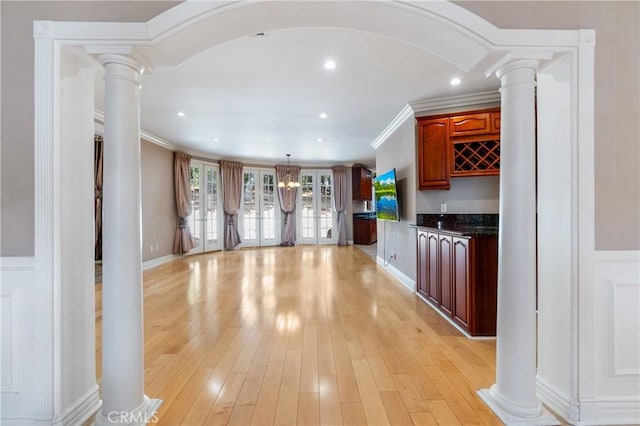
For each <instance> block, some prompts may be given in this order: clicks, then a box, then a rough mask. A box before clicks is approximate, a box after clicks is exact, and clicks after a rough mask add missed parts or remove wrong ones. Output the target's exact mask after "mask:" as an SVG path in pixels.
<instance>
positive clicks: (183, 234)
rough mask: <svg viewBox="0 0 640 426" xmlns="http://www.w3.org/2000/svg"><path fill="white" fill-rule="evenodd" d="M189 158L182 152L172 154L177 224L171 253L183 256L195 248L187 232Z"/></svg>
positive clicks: (189, 210)
mask: <svg viewBox="0 0 640 426" xmlns="http://www.w3.org/2000/svg"><path fill="white" fill-rule="evenodd" d="M190 162H191V156H190V155H188V154H185V153H183V152H175V153H174V154H173V182H174V186H175V192H176V209H177V211H178V224H177V226H176V233H175V236H174V238H173V253H174V254H184V253H186V252H188V251H189V250H191V249H192V248H194V247H195V246H196V242H195V240H194V239H193V236H192V235H191V231H190V230H189V221H188V218H189V214H190V213H191V189H190V186H191V167H190Z"/></svg>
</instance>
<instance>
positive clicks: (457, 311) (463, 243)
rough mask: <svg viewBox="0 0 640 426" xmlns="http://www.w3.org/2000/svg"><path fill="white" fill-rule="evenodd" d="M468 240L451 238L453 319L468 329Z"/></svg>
mask: <svg viewBox="0 0 640 426" xmlns="http://www.w3.org/2000/svg"><path fill="white" fill-rule="evenodd" d="M469 241H470V239H469V238H458V237H454V238H453V294H454V296H453V299H454V300H455V304H454V305H453V311H452V316H453V319H454V320H455V321H456V322H457V323H458V324H459V325H461V326H462V327H464V328H468V327H469V271H470V270H471V265H469Z"/></svg>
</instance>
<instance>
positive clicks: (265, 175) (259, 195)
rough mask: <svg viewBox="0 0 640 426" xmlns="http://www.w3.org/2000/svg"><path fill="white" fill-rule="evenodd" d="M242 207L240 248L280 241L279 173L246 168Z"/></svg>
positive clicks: (273, 244)
mask: <svg viewBox="0 0 640 426" xmlns="http://www.w3.org/2000/svg"><path fill="white" fill-rule="evenodd" d="M243 179H244V180H243V188H242V205H241V208H240V214H239V218H240V219H239V220H240V226H239V229H240V239H241V240H242V244H241V247H256V246H275V245H276V244H278V243H279V242H280V205H279V204H278V198H277V187H278V183H277V182H276V173H275V170H271V169H249V168H245V169H244V173H243Z"/></svg>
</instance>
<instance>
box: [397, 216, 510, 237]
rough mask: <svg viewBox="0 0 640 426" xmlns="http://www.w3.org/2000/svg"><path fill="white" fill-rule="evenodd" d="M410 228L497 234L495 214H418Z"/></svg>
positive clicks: (472, 234)
mask: <svg viewBox="0 0 640 426" xmlns="http://www.w3.org/2000/svg"><path fill="white" fill-rule="evenodd" d="M409 226H410V227H412V228H424V229H428V230H433V231H437V232H440V233H447V234H451V235H454V236H465V237H481V236H493V235H498V215H497V214H443V215H439V214H419V215H417V218H416V223H415V224H412V225H409Z"/></svg>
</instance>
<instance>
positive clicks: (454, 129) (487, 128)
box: [449, 112, 492, 138]
mask: <svg viewBox="0 0 640 426" xmlns="http://www.w3.org/2000/svg"><path fill="white" fill-rule="evenodd" d="M491 124H492V121H491V113H488V112H484V113H479V114H464V115H456V116H453V117H451V118H450V119H449V137H452V138H455V137H459V136H474V135H486V134H487V133H491Z"/></svg>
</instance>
